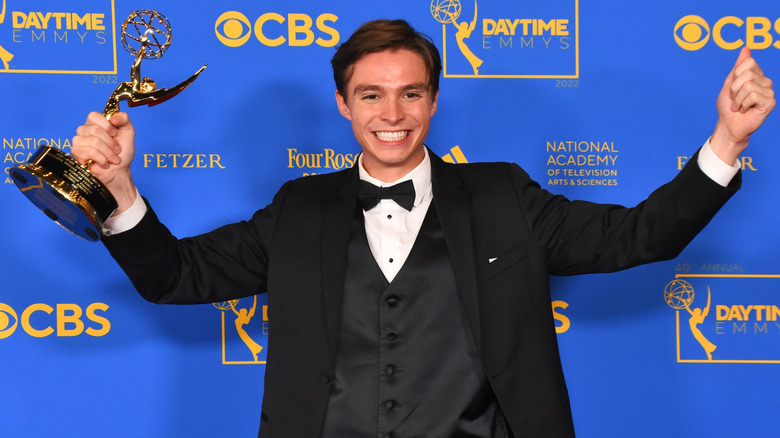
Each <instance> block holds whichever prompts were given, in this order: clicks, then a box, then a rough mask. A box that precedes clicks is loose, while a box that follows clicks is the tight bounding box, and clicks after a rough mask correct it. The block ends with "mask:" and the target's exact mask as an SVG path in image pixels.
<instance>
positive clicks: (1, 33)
mask: <svg viewBox="0 0 780 438" xmlns="http://www.w3.org/2000/svg"><path fill="white" fill-rule="evenodd" d="M139 9H153V10H156V11H158V12H160V13H161V14H164V15H165V16H166V17H167V18H168V20H169V22H170V28H171V31H172V39H171V41H172V44H171V46H170V47H169V48H168V50H167V51H166V52H165V53H164V56H163V57H162V58H160V59H151V60H144V61H143V62H142V65H141V70H142V74H143V76H147V77H150V78H152V79H153V80H154V81H155V82H156V83H157V86H158V88H166V87H173V86H175V85H176V84H178V83H179V82H181V81H183V80H185V79H186V78H188V77H189V76H190V75H192V74H193V73H194V72H195V71H197V70H198V69H199V68H200V67H201V66H202V65H203V64H206V63H208V67H207V68H206V70H205V71H204V72H203V73H202V74H201V75H200V77H199V78H198V79H197V80H196V81H195V82H194V83H193V84H192V85H191V86H190V87H189V88H187V89H186V90H184V91H183V92H182V93H181V94H179V95H178V96H176V97H175V98H174V99H172V100H170V101H168V102H166V103H164V104H162V105H159V106H154V107H145V106H142V107H137V108H131V109H128V108H127V106H126V104H125V102H123V103H122V104H121V107H122V110H124V111H128V112H129V114H130V116H131V119H132V120H133V124H134V126H135V128H136V131H137V151H136V157H135V161H134V163H133V171H134V179H135V181H136V183H137V185H138V186H139V188H140V190H141V192H142V193H143V195H145V196H146V197H147V198H148V199H149V200H150V202H151V203H152V204H153V205H154V207H155V209H156V211H157V213H158V215H159V216H161V217H162V218H163V220H164V222H165V223H166V224H167V225H168V226H169V227H170V228H171V229H172V230H173V232H174V233H175V234H177V235H178V236H181V237H184V236H188V235H193V234H197V233H201V232H205V231H208V230H211V229H213V228H216V227H217V226H220V225H222V224H225V223H228V222H234V221H238V220H242V219H246V218H249V217H250V216H251V215H252V213H253V212H254V211H255V210H256V209H258V208H261V207H263V206H264V205H266V204H267V203H269V202H270V200H271V197H272V196H273V194H274V193H275V192H276V190H277V189H278V188H279V186H280V185H281V184H283V183H284V182H285V181H287V180H290V179H294V178H300V177H306V176H308V175H314V174H319V173H325V172H332V171H334V170H338V169H343V168H345V167H349V166H352V165H353V163H354V162H355V160H356V156H357V154H358V153H359V151H360V150H359V146H358V145H357V143H356V141H355V139H354V137H353V136H352V132H351V129H350V125H349V122H347V121H346V120H344V119H343V118H342V117H341V116H340V115H339V113H338V111H337V108H336V104H335V99H334V91H335V86H334V84H333V78H332V72H331V69H330V63H329V61H330V58H331V56H332V55H333V53H334V51H335V47H337V46H338V45H339V44H340V43H341V42H343V41H344V40H345V39H346V38H348V37H349V35H350V34H351V33H352V31H354V30H355V29H356V28H357V27H358V26H359V25H360V24H362V23H364V22H366V21H368V20H371V19H375V18H405V19H407V20H408V21H409V22H410V23H411V24H412V25H413V26H415V27H416V28H417V29H418V30H420V31H422V32H424V33H426V34H427V35H429V36H430V37H431V38H432V40H433V41H434V42H435V43H436V45H437V46H438V47H439V49H440V50H441V53H442V57H443V62H444V74H443V78H442V82H441V94H440V97H439V105H438V107H439V111H438V113H437V114H436V115H435V117H434V119H433V122H432V127H431V132H430V135H429V137H428V140H427V144H428V145H429V146H430V147H431V148H432V149H433V150H434V151H435V152H436V153H437V154H438V155H440V156H442V157H444V158H445V159H446V160H448V161H451V162H457V163H465V162H479V161H513V162H517V163H519V164H520V165H521V166H523V167H524V168H525V169H526V170H527V171H528V172H529V173H530V174H531V175H532V177H534V178H535V179H536V180H537V181H538V182H539V184H541V186H542V187H544V188H546V189H548V190H550V191H553V192H557V193H561V194H564V195H566V196H568V197H570V198H572V199H588V200H593V201H598V202H610V203H621V204H625V205H634V204H636V203H637V202H639V201H641V200H642V199H644V197H645V196H646V195H647V194H649V193H650V191H652V190H653V189H654V188H656V187H657V186H659V185H661V184H663V183H664V182H665V181H667V180H669V179H671V178H672V177H673V176H674V175H675V174H676V173H677V172H678V171H679V169H680V168H681V166H683V165H684V164H685V162H686V161H687V160H688V159H689V157H690V156H692V155H693V154H694V153H695V152H696V150H697V149H698V148H699V147H700V146H701V145H702V144H703V143H704V142H705V141H706V140H707V138H708V136H709V135H710V133H711V132H712V130H713V128H714V125H715V121H716V118H717V114H716V111H715V98H716V96H717V94H718V92H719V90H720V88H721V86H722V83H723V80H724V78H725V77H726V75H727V74H728V72H729V71H730V69H731V68H732V66H733V64H734V61H735V60H736V58H737V54H738V52H739V49H740V48H741V47H743V46H745V45H747V46H748V47H750V48H751V49H752V50H753V55H754V57H755V58H756V59H757V60H758V62H759V63H760V64H761V66H762V67H763V69H764V71H765V72H766V73H767V75H768V76H769V77H772V78H774V79H778V78H780V9H778V8H777V3H776V1H775V0H752V1H749V2H742V3H739V4H735V2H733V1H731V0H683V1H672V0H660V1H659V2H655V3H652V4H650V3H642V2H639V3H626V2H619V1H599V2H590V1H585V0H522V1H518V0H476V1H474V0H396V1H392V2H390V1H385V2H365V1H356V0H340V1H335V2H320V1H314V0H300V1H280V0H266V1H262V2H258V1H250V0H226V1H219V2H213V1H200V0H195V1H189V2H174V1H170V0H168V1H164V0H147V1H143V2H140V1H130V0H71V1H67V2H62V1H54V0H2V13H0V60H2V64H0V96H1V97H2V99H1V101H2V109H0V112H1V114H2V115H1V116H0V139H1V140H2V151H1V152H2V158H3V167H4V169H5V172H4V174H3V180H4V184H2V185H0V203H1V204H2V212H3V214H2V215H1V216H0V239H1V240H2V243H3V244H2V248H3V249H2V251H3V252H2V254H3V261H2V263H1V264H0V275H1V276H0V278H1V279H2V286H0V395H2V403H0V436H2V437H44V436H59V437H104V436H112V437H131V436H132V437H136V436H143V437H183V436H204V437H206V436H207V437H251V436H255V435H256V433H257V427H258V424H259V421H260V420H259V418H260V406H261V400H262V396H263V374H264V370H265V361H266V353H267V351H266V345H267V336H268V335H269V333H268V331H269V327H268V317H267V315H268V309H267V306H266V299H265V296H264V295H263V294H262V293H263V292H264V291H260V290H258V291H257V292H258V294H259V295H258V296H256V297H252V298H244V299H241V300H237V301H233V302H226V303H215V304H214V305H200V306H158V305H154V304H150V303H147V302H145V301H143V300H142V299H141V298H140V297H138V295H137V294H136V293H135V291H134V290H133V287H132V286H131V284H130V282H129V281H128V280H127V279H126V277H125V276H124V274H123V273H122V272H121V271H120V269H119V268H118V267H117V266H116V265H115V264H114V262H113V261H112V260H111V258H110V257H109V255H108V253H107V251H106V250H105V249H104V248H103V246H102V245H101V244H99V243H92V242H88V241H85V240H82V239H79V238H78V237H76V236H74V235H71V234H70V233H68V232H67V231H65V230H64V229H62V228H61V227H59V226H58V225H57V224H55V223H54V222H52V221H51V220H50V219H48V218H47V217H46V216H45V215H44V214H42V213H41V212H40V211H39V210H37V209H36V208H35V206H34V205H33V204H31V203H30V202H29V201H28V200H27V199H26V198H25V197H24V196H23V195H22V194H21V193H20V191H19V190H18V189H17V188H16V186H15V185H14V184H13V182H12V180H11V176H10V175H9V173H8V172H9V168H12V167H13V166H17V165H19V164H21V163H24V162H26V161H27V160H28V159H29V158H30V156H31V154H33V153H34V152H35V151H36V149H37V148H39V147H41V146H42V145H47V144H48V145H52V146H54V147H56V148H58V149H61V150H63V151H65V152H69V151H70V147H71V142H72V137H73V136H74V135H75V129H76V127H77V126H78V125H80V124H82V123H83V122H84V120H85V119H86V116H87V114H88V113H89V112H90V111H102V110H103V107H104V106H105V104H106V100H107V98H108V97H109V95H110V94H111V93H112V92H113V91H114V89H116V88H117V87H118V86H119V85H120V84H121V83H122V82H125V81H130V71H131V67H132V64H133V61H134V56H133V55H131V54H129V53H128V52H127V51H126V50H125V48H124V47H123V45H122V42H121V27H122V23H123V22H124V21H125V19H126V18H127V17H128V16H129V15H130V14H131V13H132V12H133V11H136V10H139ZM127 31H128V32H133V31H134V29H133V28H132V26H130V27H129V28H128V30H127ZM778 138H780V120H778V118H777V115H772V116H770V117H769V119H768V120H767V122H766V124H765V126H764V127H763V128H762V129H761V130H760V131H759V132H758V133H757V134H755V136H754V138H753V139H752V142H751V146H750V147H749V148H748V150H747V151H746V153H745V155H744V156H743V157H742V158H741V160H742V169H743V175H744V186H743V189H742V190H741V191H740V192H739V193H738V194H737V195H736V196H735V197H734V198H733V199H732V200H731V201H730V202H729V203H728V204H727V205H726V206H725V208H724V209H723V210H722V211H721V213H720V214H719V215H718V216H717V217H716V218H715V219H714V220H713V221H712V223H711V224H710V225H709V226H708V227H707V228H706V229H705V230H704V231H703V232H702V233H701V234H700V235H699V236H698V237H697V238H696V239H695V240H694V241H693V242H692V243H691V244H690V245H689V246H688V248H687V249H685V251H684V252H683V253H682V254H681V255H680V256H679V257H678V258H676V259H675V260H672V261H667V262H661V263H655V264H652V265H647V266H643V267H639V268H635V269H631V270H628V271H624V272H620V273H615V274H603V275H590V276H580V277H571V278H553V279H552V283H553V301H552V302H551V303H550V304H551V307H550V311H551V312H553V314H554V316H555V321H556V331H557V332H558V337H559V341H560V348H561V354H562V358H563V365H564V370H565V372H566V377H567V382H568V385H569V389H570V392H571V399H572V408H573V412H574V421H575V425H576V428H577V431H578V435H579V436H582V437H604V436H607V437H623V436H638V437H658V436H678V437H726V436H762V435H764V436H769V435H772V434H774V433H776V432H775V430H776V420H775V419H776V410H777V403H778V395H777V394H778V393H780V383H779V382H780V292H778V291H780V263H778V255H780V254H778V253H779V251H778V247H777V243H778V242H780V235H779V234H780V230H778V227H777V216H778V211H780V210H778V207H777V193H778V187H780V173H778V172H777V169H778V168H780V152H779V151H778V150H777V149H778ZM670 208H673V207H672V206H670ZM310 274H312V275H314V273H307V272H300V275H310Z"/></svg>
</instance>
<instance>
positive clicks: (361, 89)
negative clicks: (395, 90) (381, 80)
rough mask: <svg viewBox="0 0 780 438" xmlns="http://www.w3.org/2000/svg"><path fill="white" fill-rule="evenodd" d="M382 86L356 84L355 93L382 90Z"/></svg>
mask: <svg viewBox="0 0 780 438" xmlns="http://www.w3.org/2000/svg"><path fill="white" fill-rule="evenodd" d="M381 89H382V88H381V87H380V86H379V85H368V84H358V85H355V89H354V90H353V92H354V93H355V94H360V93H365V92H366V91H380V90H381Z"/></svg>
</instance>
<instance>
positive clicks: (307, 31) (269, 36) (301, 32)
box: [214, 11, 339, 47]
mask: <svg viewBox="0 0 780 438" xmlns="http://www.w3.org/2000/svg"><path fill="white" fill-rule="evenodd" d="M338 19H339V17H337V16H335V15H333V14H322V15H320V16H318V17H317V19H316V21H315V20H314V19H312V17H311V16H309V15H307V14H287V17H285V16H283V15H280V14H277V13H275V12H267V13H265V14H263V15H261V16H260V18H258V19H257V20H255V23H254V26H253V25H252V24H251V23H250V22H249V19H248V18H247V17H246V15H244V14H242V13H241V12H237V11H228V12H225V13H224V14H222V15H220V16H219V18H217V22H216V24H215V25H214V32H215V33H216V34H217V38H218V39H219V41H220V42H222V44H224V45H226V46H228V47H239V46H243V45H244V44H246V42H247V41H249V38H250V37H251V36H252V29H253V28H254V35H255V38H257V40H258V41H260V42H261V43H262V44H263V45H266V46H269V47H278V46H281V45H282V44H284V43H287V44H288V45H290V46H292V47H304V46H310V45H312V44H315V43H316V44H317V45H318V46H322V47H334V46H335V45H336V44H338V43H339V32H338V31H337V30H336V29H334V28H333V27H332V26H331V24H333V23H335V22H336V20H338ZM313 28H314V29H316V32H317V33H316V34H315V30H314V29H313Z"/></svg>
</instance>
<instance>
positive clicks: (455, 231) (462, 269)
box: [429, 150, 481, 346]
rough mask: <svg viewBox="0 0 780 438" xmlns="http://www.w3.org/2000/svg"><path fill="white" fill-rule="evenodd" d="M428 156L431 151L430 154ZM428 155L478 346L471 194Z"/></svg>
mask: <svg viewBox="0 0 780 438" xmlns="http://www.w3.org/2000/svg"><path fill="white" fill-rule="evenodd" d="M429 152H430V150H429ZM430 155H431V178H432V181H433V203H434V204H435V205H436V212H437V213H438V214H439V222H440V223H441V228H442V232H443V233H444V240H445V242H446V243H447V250H448V251H449V253H450V261H451V262H452V267H453V270H454V271H455V281H456V283H457V286H458V293H459V294H460V299H461V301H462V303H463V305H464V307H465V310H466V315H467V316H468V319H469V324H470V326H471V330H472V333H473V334H474V339H475V340H476V342H477V346H479V345H480V343H481V341H480V331H479V299H478V296H477V273H476V267H475V266H476V265H475V262H474V240H473V236H472V233H471V221H472V217H471V193H470V192H469V191H468V190H466V189H465V187H464V186H463V181H461V179H460V178H459V177H458V176H457V175H456V174H455V173H454V172H453V171H452V169H450V168H449V167H448V165H447V164H445V163H444V162H443V161H442V160H441V158H439V157H437V156H436V155H434V154H433V153H430Z"/></svg>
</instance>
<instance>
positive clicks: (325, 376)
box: [320, 373, 330, 384]
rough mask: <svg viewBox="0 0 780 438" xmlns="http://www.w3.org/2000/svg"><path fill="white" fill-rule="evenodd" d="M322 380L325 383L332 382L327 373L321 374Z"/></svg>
mask: <svg viewBox="0 0 780 438" xmlns="http://www.w3.org/2000/svg"><path fill="white" fill-rule="evenodd" d="M320 382H322V383H325V384H328V383H330V376H329V375H327V374H325V373H322V374H320Z"/></svg>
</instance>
